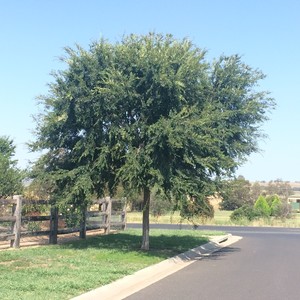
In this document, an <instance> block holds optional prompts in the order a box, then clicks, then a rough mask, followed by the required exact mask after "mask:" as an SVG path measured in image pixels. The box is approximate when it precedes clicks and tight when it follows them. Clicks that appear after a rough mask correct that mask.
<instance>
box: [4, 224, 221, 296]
mask: <svg viewBox="0 0 300 300" xmlns="http://www.w3.org/2000/svg"><path fill="white" fill-rule="evenodd" d="M216 234H221V233H217V232H201V231H199V230H194V231H193V230H189V231H186V230H151V234H150V247H151V249H150V251H149V252H145V251H141V250H140V249H139V248H140V243H141V232H140V230H126V231H123V232H120V233H117V234H111V235H106V236H105V235H102V236H96V237H88V238H87V239H86V240H80V241H73V242H70V243H67V244H64V245H55V246H42V247H37V248H23V249H20V250H6V251H0V282H1V290H0V298H1V300H9V299H30V300H35V299H44V298H47V297H50V298H51V299H60V300H61V299H70V298H71V297H74V296H76V295H79V294H81V293H84V292H86V291H88V290H91V289H93V288H96V287H99V286H102V285H105V284H108V283H110V282H112V281H114V280H116V279H118V278H121V277H124V276H125V275H128V274H132V273H134V272H135V271H137V270H140V269H142V268H144V267H147V266H149V265H152V264H155V263H158V262H160V261H162V260H164V259H166V258H168V257H171V256H174V255H176V254H178V253H181V252H184V251H186V250H188V249H191V248H194V247H196V246H199V245H201V244H204V243H206V242H207V241H208V236H210V235H216Z"/></svg>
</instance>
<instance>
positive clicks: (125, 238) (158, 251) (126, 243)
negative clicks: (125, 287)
mask: <svg viewBox="0 0 300 300" xmlns="http://www.w3.org/2000/svg"><path fill="white" fill-rule="evenodd" d="M141 241H142V237H141V236H140V235H136V234H130V233H126V231H125V232H124V231H123V232H120V233H116V234H109V235H101V236H94V237H87V238H86V239H85V240H76V241H70V242H68V243H65V244H63V245H59V247H60V248H63V249H75V250H85V249H95V248H96V249H99V250H101V249H106V250H109V249H111V250H116V251H120V252H130V251H134V252H143V254H144V255H145V254H146V255H148V256H156V257H161V258H168V257H172V256H174V255H177V254H180V253H182V252H185V251H187V250H189V249H191V248H194V247H197V246H200V245H203V244H205V243H207V242H208V241H209V240H208V238H206V237H200V238H199V237H194V236H191V235H188V234H187V235H184V236H177V235H164V234H161V235H153V236H151V235H150V250H149V251H143V250H141V249H140V247H141Z"/></svg>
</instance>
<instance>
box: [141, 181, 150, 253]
mask: <svg viewBox="0 0 300 300" xmlns="http://www.w3.org/2000/svg"><path fill="white" fill-rule="evenodd" d="M149 213H150V189H149V188H148V187H145V188H144V200H143V240H142V247H141V249H142V250H149V227H150V226H149Z"/></svg>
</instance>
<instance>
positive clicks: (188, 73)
mask: <svg viewBox="0 0 300 300" xmlns="http://www.w3.org/2000/svg"><path fill="white" fill-rule="evenodd" d="M66 53H67V56H66V57H65V58H63V61H64V62H65V63H66V64H67V67H66V68H65V69H64V70H63V71H60V72H57V73H56V74H54V82H53V83H52V84H51V85H50V91H49V94H48V95H46V96H43V97H41V98H40V100H41V102H42V105H43V106H44V109H45V110H44V113H43V115H41V116H39V118H37V120H38V124H37V140H36V142H35V143H33V144H32V147H33V149H34V150H40V149H47V153H46V154H45V155H43V156H42V157H41V160H40V162H39V165H40V166H41V168H40V169H39V170H40V174H43V176H44V177H46V178H47V180H48V181H51V182H52V183H53V188H52V193H53V195H54V196H53V197H55V199H57V200H58V199H62V198H65V199H67V201H73V202H74V203H75V204H76V205H82V204H84V203H86V202H87V199H88V198H89V197H90V196H91V195H92V194H96V195H97V196H101V195H103V194H105V193H109V194H113V193H114V190H115V188H116V187H117V185H118V184H119V183H121V184H122V185H123V187H124V189H125V190H126V191H139V192H142V194H143V241H142V249H149V207H150V190H151V189H152V188H153V187H154V186H156V187H158V188H159V189H160V191H161V193H164V195H165V197H167V198H169V199H172V200H173V201H174V203H175V204H176V203H177V206H178V207H180V208H182V209H184V211H186V209H188V208H189V207H191V206H192V207H193V212H194V213H195V212H196V213H197V214H200V215H203V214H208V215H211V214H212V208H211V206H210V205H209V203H208V202H207V200H206V197H207V196H208V193H210V195H211V193H212V191H213V189H214V188H215V186H214V178H216V177H222V176H225V175H226V176H230V175H231V174H232V173H233V172H234V171H235V169H236V167H237V166H238V165H240V164H241V163H242V162H243V161H244V160H245V158H246V157H247V155H248V154H250V153H252V152H253V151H256V150H257V139H258V138H259V137H261V136H262V134H261V132H260V125H261V124H262V123H263V122H264V121H265V120H266V112H267V111H268V110H269V109H270V108H272V107H273V104H274V103H273V100H272V99H271V98H269V97H268V93H266V92H263V91H256V90H255V86H256V85H257V83H258V81H259V80H261V79H263V78H264V75H263V74H262V73H261V72H260V71H257V70H255V69H252V68H251V67H249V66H248V65H246V64H244V63H243V62H242V61H241V58H240V57H239V56H238V55H233V56H229V57H227V56H221V57H220V58H219V59H216V60H215V61H213V62H212V63H209V62H207V61H206V60H205V54H206V52H205V51H203V50H201V49H199V48H198V47H196V46H195V45H193V44H192V42H191V41H189V40H188V39H183V40H176V39H174V37H173V36H171V35H161V34H153V33H150V34H148V35H145V36H136V35H130V36H127V37H124V38H123V40H122V41H121V42H120V43H116V44H111V43H109V42H108V41H105V40H101V41H99V42H95V43H93V44H92V45H91V46H90V48H89V50H84V49H82V48H81V47H79V46H77V48H76V49H71V48H66ZM45 174H46V175H45ZM191 202H192V203H193V205H185V204H186V203H187V204H189V203H191ZM195 206H196V207H197V209H195Z"/></svg>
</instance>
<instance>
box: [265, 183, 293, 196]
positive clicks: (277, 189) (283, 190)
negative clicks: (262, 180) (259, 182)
mask: <svg viewBox="0 0 300 300" xmlns="http://www.w3.org/2000/svg"><path fill="white" fill-rule="evenodd" d="M266 192H267V194H268V195H275V194H276V195H278V196H279V197H280V198H281V199H283V200H287V199H288V197H289V196H290V195H292V194H293V189H292V187H291V185H290V184H289V183H288V182H284V181H282V180H281V179H276V180H274V181H270V182H269V183H268V186H267V189H266Z"/></svg>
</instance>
